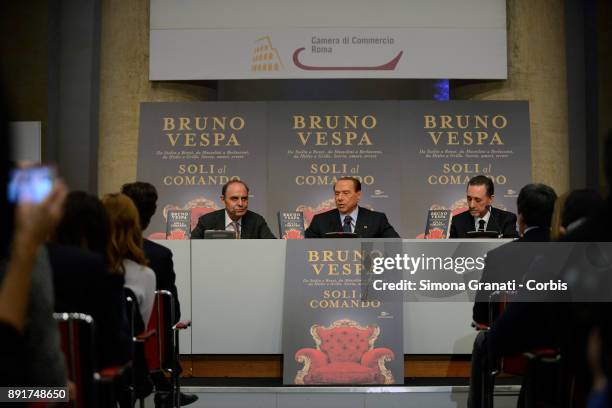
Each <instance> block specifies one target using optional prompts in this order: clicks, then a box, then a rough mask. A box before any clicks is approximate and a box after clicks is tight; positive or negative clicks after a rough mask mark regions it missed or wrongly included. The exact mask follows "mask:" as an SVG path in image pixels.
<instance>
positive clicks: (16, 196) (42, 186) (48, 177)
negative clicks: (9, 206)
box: [7, 166, 56, 204]
mask: <svg viewBox="0 0 612 408" xmlns="http://www.w3.org/2000/svg"><path fill="white" fill-rule="evenodd" d="M55 179H56V174H55V169H54V168H52V167H48V166H34V167H24V168H16V169H13V170H12V171H11V174H10V179H9V184H8V194H7V195H8V200H9V201H10V202H11V203H14V204H18V203H32V204H38V203H41V202H43V201H44V200H45V198H47V196H48V195H49V193H50V192H51V190H53V185H54V184H55Z"/></svg>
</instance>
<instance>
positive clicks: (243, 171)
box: [138, 102, 274, 239]
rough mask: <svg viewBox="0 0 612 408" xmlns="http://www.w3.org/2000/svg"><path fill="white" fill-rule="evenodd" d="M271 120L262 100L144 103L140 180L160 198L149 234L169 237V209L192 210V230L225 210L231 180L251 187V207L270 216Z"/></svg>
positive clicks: (155, 237) (141, 121)
mask: <svg viewBox="0 0 612 408" xmlns="http://www.w3.org/2000/svg"><path fill="white" fill-rule="evenodd" d="M266 118H267V114H266V104H265V103H262V102H145V103H141V104H140V133H139V140H138V180H140V181H146V182H149V183H151V184H153V185H154V186H155V187H156V188H157V193H158V196H159V199H158V201H157V212H156V213H155V215H154V216H153V218H152V219H151V224H150V225H149V228H148V229H147V231H146V232H145V234H146V236H147V237H149V238H153V239H165V237H166V221H167V216H168V211H170V210H190V211H191V213H192V219H191V228H192V229H193V228H194V227H195V224H196V223H197V220H198V217H199V216H201V215H203V214H206V213H208V212H211V211H215V210H218V209H221V208H224V205H223V203H222V202H221V201H220V198H219V197H220V196H221V187H222V186H223V184H225V183H226V182H228V181H229V180H231V179H240V180H243V181H245V182H246V183H247V185H248V186H249V188H250V191H249V209H250V210H253V211H255V212H258V213H260V214H262V215H263V216H265V214H266V209H267V196H268V195H267V192H266V186H267V182H266V178H267V167H266V154H267V148H266V146H267V142H266V133H267V124H266ZM273 220H274V219H273V218H272V219H269V220H267V221H268V224H269V223H270V221H273Z"/></svg>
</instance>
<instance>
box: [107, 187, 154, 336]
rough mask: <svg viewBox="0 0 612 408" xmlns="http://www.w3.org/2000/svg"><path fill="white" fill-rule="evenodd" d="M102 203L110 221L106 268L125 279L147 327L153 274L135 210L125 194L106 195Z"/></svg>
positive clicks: (151, 301)
mask: <svg viewBox="0 0 612 408" xmlns="http://www.w3.org/2000/svg"><path fill="white" fill-rule="evenodd" d="M102 203H103V204H104V207H105V208H106V211H107V212H108V216H109V218H110V222H111V245H110V249H109V254H108V255H109V260H108V261H109V266H110V269H111V270H113V271H115V272H116V273H120V274H122V275H124V277H125V287H127V288H129V289H131V290H132V291H133V292H134V294H135V295H136V300H137V301H138V309H139V311H140V315H141V316H142V320H143V322H144V324H145V326H146V325H147V322H148V321H149V318H150V317H151V311H152V310H153V303H154V301H155V273H154V272H153V270H151V269H150V268H149V267H147V264H148V261H147V259H146V258H145V255H144V252H143V250H142V231H141V229H140V219H139V217H138V210H137V209H136V206H135V205H134V202H133V201H132V200H131V199H130V198H129V197H128V196H126V195H124V194H120V193H116V194H107V195H105V196H104V198H102Z"/></svg>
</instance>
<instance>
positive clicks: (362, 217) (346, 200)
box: [304, 177, 400, 238]
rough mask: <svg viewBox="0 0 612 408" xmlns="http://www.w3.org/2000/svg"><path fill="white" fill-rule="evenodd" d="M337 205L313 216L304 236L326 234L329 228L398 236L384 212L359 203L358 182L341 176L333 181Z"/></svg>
mask: <svg viewBox="0 0 612 408" xmlns="http://www.w3.org/2000/svg"><path fill="white" fill-rule="evenodd" d="M334 195H335V201H336V208H335V209H333V210H329V211H326V212H324V213H321V214H317V215H315V216H314V217H313V219H312V221H311V222H310V225H309V226H308V229H306V231H305V233H304V236H305V237H306V238H325V234H327V233H330V232H350V233H355V234H357V235H358V236H359V237H360V238H399V237H400V236H399V234H398V233H397V232H396V231H395V229H394V228H393V227H392V226H391V224H389V220H387V216H386V215H385V214H384V213H381V212H377V211H372V210H368V209H367V208H364V207H360V206H359V205H358V204H359V200H360V199H361V182H360V181H359V180H358V179H356V178H353V177H342V178H340V179H338V181H336V183H335V184H334Z"/></svg>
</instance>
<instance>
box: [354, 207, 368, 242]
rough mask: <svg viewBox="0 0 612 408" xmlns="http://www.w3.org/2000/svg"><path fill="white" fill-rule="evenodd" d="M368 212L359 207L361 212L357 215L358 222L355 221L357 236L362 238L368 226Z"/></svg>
mask: <svg viewBox="0 0 612 408" xmlns="http://www.w3.org/2000/svg"><path fill="white" fill-rule="evenodd" d="M366 218H367V215H366V212H365V211H364V210H363V208H361V207H359V212H358V213H357V220H356V221H355V234H357V235H359V236H362V235H363V234H362V233H363V232H364V231H365V230H366V229H367V225H366V221H367V220H366Z"/></svg>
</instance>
